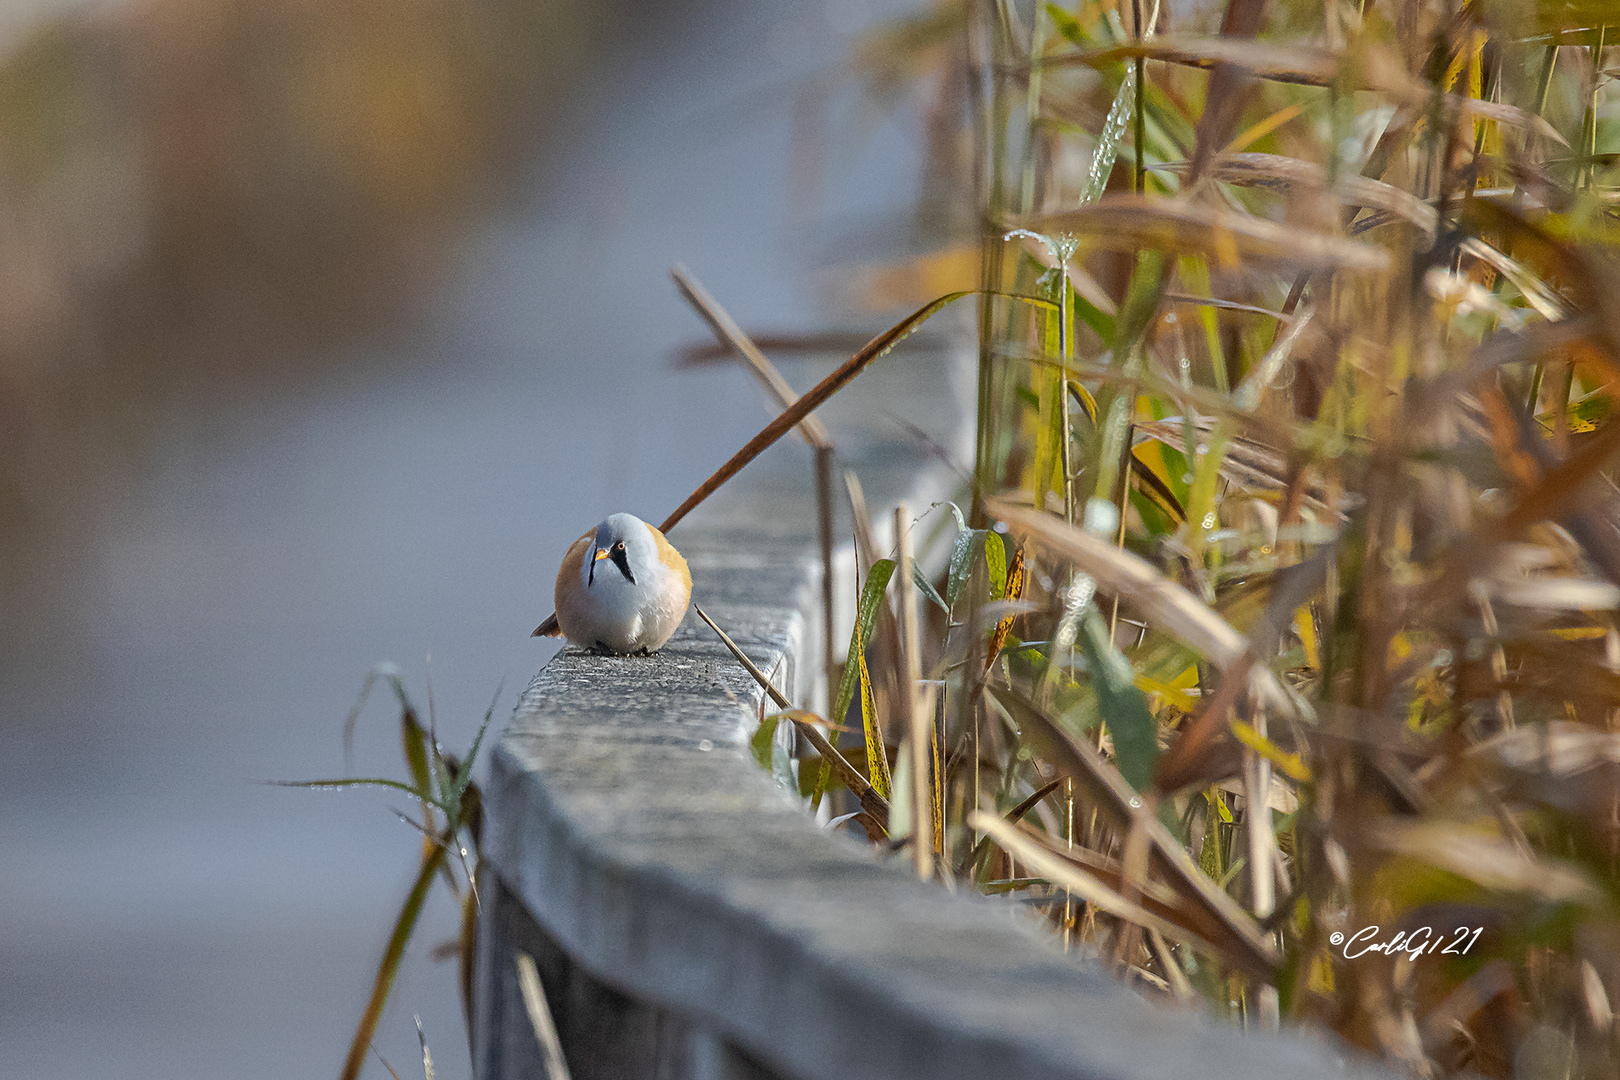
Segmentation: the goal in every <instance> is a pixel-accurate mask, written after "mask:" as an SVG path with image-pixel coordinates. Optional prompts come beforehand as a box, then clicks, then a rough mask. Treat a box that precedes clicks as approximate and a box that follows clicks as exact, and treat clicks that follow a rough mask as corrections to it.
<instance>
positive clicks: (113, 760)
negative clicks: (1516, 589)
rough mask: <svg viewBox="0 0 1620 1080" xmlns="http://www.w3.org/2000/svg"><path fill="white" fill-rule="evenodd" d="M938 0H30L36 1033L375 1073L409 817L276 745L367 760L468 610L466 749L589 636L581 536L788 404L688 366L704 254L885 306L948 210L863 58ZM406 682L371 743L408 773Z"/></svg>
mask: <svg viewBox="0 0 1620 1080" xmlns="http://www.w3.org/2000/svg"><path fill="white" fill-rule="evenodd" d="M911 6H912V5H910V4H907V3H905V2H903V0H892V2H889V3H885V4H866V3H862V2H858V0H827V2H807V3H795V4H788V3H780V2H771V3H752V4H748V3H741V2H736V0H681V2H676V3H653V2H651V0H612V2H608V3H578V4H566V3H562V2H560V0H528V2H520V0H479V2H452V0H127V2H123V3H114V4H74V3H71V2H59V3H50V2H37V3H22V4H19V3H17V2H16V0H13V2H12V3H11V4H10V5H9V6H8V7H7V9H6V10H5V13H4V15H3V17H0V558H3V560H4V572H3V574H0V740H3V741H0V821H3V822H4V825H5V827H4V829H3V830H0V1074H3V1075H5V1076H15V1077H25V1076H26V1077H69V1078H73V1077H87V1078H88V1077H108V1076H117V1077H121V1078H130V1080H138V1078H144V1077H154V1078H155V1077H164V1078H175V1077H202V1076H209V1077H213V1076H231V1077H236V1078H242V1080H246V1078H252V1077H261V1076H262V1077H272V1076H274V1077H286V1076H321V1075H329V1074H334V1073H335V1072H336V1071H337V1068H338V1065H339V1063H340V1062H341V1059H342V1054H343V1051H344V1049H345V1047H346V1043H347V1039H348V1037H349V1035H350V1033H351V1032H352V1030H353V1025H354V1023H355V1021H356V1020H357V1018H358V1016H359V1013H360V1010H361V1007H362V1004H363V1002H364V997H365V994H366V992H367V990H368V988H369V985H370V980H371V978H372V974H373V970H374V967H375V964H376V961H377V959H378V957H379V955H380V953H381V950H382V947H383V943H384V940H385V938H386V935H387V932H388V928H389V926H390V924H391V921H392V919H393V917H394V915H395V913H396V911H397V908H398V904H399V902H400V900H401V899H402V897H403V895H404V892H405V890H406V888H407V887H408V885H409V882H410V880H411V878H412V876H413V873H414V869H415V866H416V859H417V846H418V845H417V840H416V838H415V837H414V835H413V834H412V833H411V832H410V831H409V829H408V828H407V827H406V826H405V825H403V824H401V823H400V822H399V821H397V820H395V818H394V817H393V816H392V815H391V814H390V813H389V808H390V807H391V806H397V805H400V802H401V801H400V800H398V799H390V798H389V797H387V796H386V795H381V794H377V793H374V792H306V791H294V790H288V789H283V788H275V787H266V786H262V785H260V784H259V783H257V781H260V780H265V779H273V778H312V777H321V776H332V775H341V774H343V772H344V770H345V769H346V766H345V763H344V761H343V757H342V751H341V743H340V733H341V725H342V719H343V716H344V713H345V711H346V710H347V709H348V707H349V705H350V703H351V701H352V700H353V696H354V694H355V691H356V690H357V689H358V686H359V683H360V681H361V678H362V677H363V675H364V674H365V672H366V671H367V670H368V669H369V668H371V667H372V666H373V665H374V664H376V663H377V662H379V661H383V660H392V661H396V662H398V663H399V664H400V666H401V667H402V668H403V669H404V671H405V673H406V676H407V678H408V680H409V681H410V683H411V685H412V686H413V688H414V690H415V692H416V695H417V697H418V698H419V700H421V701H422V702H425V700H426V698H427V692H426V682H425V679H424V675H425V673H426V672H427V671H428V670H429V664H428V661H427V657H428V656H429V655H430V654H431V672H432V678H433V691H434V711H435V714H436V717H437V722H438V726H439V730H440V733H441V736H442V738H443V741H444V742H445V743H446V745H447V746H448V747H450V748H452V749H460V748H464V747H465V746H466V745H467V743H468V742H469V741H470V740H471V736H472V733H473V731H474V729H475V728H476V725H477V722H478V720H479V718H480V717H481V716H482V714H483V712H484V710H485V708H486V707H487V705H488V703H489V700H490V697H491V695H492V694H494V693H495V691H496V688H497V686H499V685H504V690H503V691H502V695H501V697H500V699H499V702H498V704H497V707H496V709H497V716H498V717H499V716H504V714H505V712H506V711H507V710H508V709H509V708H510V706H511V703H512V701H513V699H514V698H515V697H516V695H517V693H518V691H520V690H521V689H522V687H523V685H524V684H525V683H526V682H527V680H528V678H529V677H530V676H531V675H532V673H533V672H534V671H535V670H536V669H537V668H538V667H539V666H540V665H541V664H542V663H543V662H544V661H545V660H546V659H547V657H549V655H550V653H551V651H552V650H553V649H555V647H556V646H555V644H554V643H550V642H541V641H536V640H531V639H530V638H529V637H528V633H529V630H530V629H531V628H532V627H533V626H534V624H535V623H536V622H537V621H538V620H539V619H540V617H541V616H543V615H545V614H546V612H548V611H549V610H550V592H551V581H552V577H553V574H554V572H555V571H554V567H555V564H556V562H557V560H558V558H559V557H560V553H561V552H562V551H563V550H564V548H565V547H566V545H567V543H568V542H569V541H570V540H572V539H573V538H574V537H575V536H577V535H578V534H579V533H580V532H581V531H583V530H584V529H585V528H586V527H587V526H588V525H590V524H591V523H594V522H595V521H597V520H599V519H600V518H601V517H602V516H604V514H605V513H607V512H611V511H614V510H619V509H628V510H631V511H633V512H636V513H639V514H641V515H643V516H645V517H648V518H652V519H656V518H658V517H660V516H662V514H663V513H664V512H666V511H667V510H668V509H669V508H670V507H672V506H673V505H674V504H675V502H677V501H678V500H679V498H680V497H682V496H683V495H684V494H685V493H686V492H687V491H689V490H691V488H692V487H694V486H695V485H696V484H697V482H698V481H699V480H701V479H702V478H703V476H705V475H707V473H708V472H709V471H710V470H711V469H712V468H713V467H714V466H715V465H717V464H718V463H719V462H721V461H722V460H724V459H725V458H726V457H727V456H728V455H729V454H730V453H731V452H732V451H733V450H734V449H735V448H736V447H737V446H739V445H740V444H741V443H742V442H743V441H745V440H746V439H747V437H748V436H749V435H751V434H752V433H753V431H754V430H755V429H756V428H757V426H758V425H759V424H760V423H761V422H763V419H764V418H765V415H766V414H765V411H764V409H763V408H762V407H761V403H760V401H761V399H760V395H759V393H758V391H757V390H756V389H755V388H754V387H753V386H752V385H751V384H750V383H749V382H748V380H747V378H746V377H745V376H744V375H743V374H742V373H741V372H740V371H738V370H737V369H735V368H734V367H732V366H729V365H714V366H708V367H699V368H689V369H681V368H678V367H677V366H676V365H675V364H674V363H672V361H671V356H672V355H673V353H674V352H675V350H676V349H677V347H679V346H681V345H683V344H685V343H689V342H693V341H702V340H704V333H703V329H702V327H701V326H700V325H699V324H698V323H697V322H696V320H695V319H694V318H693V316H692V315H691V313H690V312H689V311H688V310H687V309H686V308H685V307H684V306H683V304H682V303H681V301H680V300H679V298H678V297H677V295H676V293H675V291H674V289H673V288H672V287H671V286H670V284H669V282H668V279H667V276H666V275H667V268H668V266H669V265H670V264H671V263H673V262H676V261H682V262H684V263H686V264H687V265H688V266H690V267H691V268H692V270H693V271H694V272H696V273H697V274H698V276H699V277H700V278H701V279H702V280H703V281H704V283H705V284H706V285H708V287H709V288H710V289H711V291H713V292H714V293H715V294H716V295H717V296H719V297H720V298H721V299H722V301H723V302H725V303H726V304H727V305H728V306H729V307H730V308H731V310H732V311H733V313H734V314H735V315H737V317H738V318H739V320H740V321H741V322H743V323H744V325H746V326H750V327H764V328H767V329H782V330H789V331H791V330H811V329H816V328H822V327H825V326H827V325H829V323H830V322H831V323H833V324H837V325H850V322H849V320H850V319H852V318H853V316H848V315H847V313H843V312H838V311H832V312H829V309H828V307H827V305H826V303H825V299H826V297H827V295H828V290H827V289H826V287H825V286H826V283H827V280H828V277H827V275H828V270H827V268H828V267H830V266H844V265H852V264H856V263H862V262H872V261H876V260H879V259H882V258H885V257H889V256H893V255H895V254H896V253H897V252H898V250H899V249H898V248H897V246H896V245H897V244H899V243H900V242H901V241H900V239H899V238H900V237H901V236H904V235H909V232H910V228H909V226H910V224H911V222H912V220H913V215H914V207H915V204H916V196H917V194H918V190H919V184H920V182H921V178H922V176H923V173H924V169H923V165H922V162H923V158H924V154H923V153H922V151H921V150H920V148H919V147H920V139H919V136H918V132H919V130H921V129H922V128H923V126H924V125H922V124H919V122H918V120H919V117H920V115H921V114H922V112H924V111H925V109H926V105H925V103H923V102H921V101H910V100H907V99H905V98H904V96H903V95H902V97H901V98H900V99H899V100H898V101H892V102H888V103H887V104H885V105H880V104H878V103H876V102H875V101H874V100H873V99H872V98H870V97H869V96H868V97H865V98H863V97H861V95H859V94H855V95H851V94H848V93H845V92H844V90H841V89H839V88H840V87H846V88H847V82H848V80H847V79H845V80H842V81H840V75H839V73H840V71H841V70H842V69H843V65H844V64H845V62H846V61H847V60H848V58H849V57H850V55H851V48H852V46H853V44H854V43H855V42H856V41H857V40H858V37H859V35H860V34H861V33H862V31H863V30H865V29H867V28H869V27H870V26H871V25H872V24H873V23H874V22H875V21H878V20H882V19H885V18H891V17H893V16H894V15H896V14H897V13H899V12H903V11H906V10H907V9H908V8H910V7H911ZM817 132H821V133H823V135H822V136H819V137H818V136H817V135H816V133H817ZM827 132H838V133H839V134H838V135H836V136H831V135H826V134H825V133H827ZM873 316H874V313H870V312H869V313H868V317H867V320H866V321H865V322H863V323H860V324H859V325H860V326H861V327H863V328H872V327H874V326H876V325H878V324H877V322H875V321H873ZM840 320H843V321H842V322H840ZM786 370H787V374H788V375H789V378H790V379H793V380H794V381H796V382H798V384H799V385H800V386H801V387H803V386H805V385H808V381H809V380H808V377H807V375H806V374H805V371H804V370H803V369H801V370H800V371H798V372H795V370H794V368H793V367H792V366H791V365H790V366H788V367H787V369H786ZM503 680H504V684H503ZM394 724H395V720H394V716H393V714H392V713H391V712H390V711H389V709H388V708H387V705H386V703H384V702H383V701H382V699H381V698H380V697H379V698H378V699H377V701H376V703H375V705H374V707H373V708H372V709H370V710H368V711H367V712H366V714H365V715H364V716H363V717H362V719H361V722H360V730H359V739H358V742H357V747H356V763H355V765H354V766H353V767H354V769H355V770H356V771H357V772H358V773H359V774H362V775H376V774H384V775H398V774H399V764H398V749H397V739H396V735H395V730H396V729H395V726H394ZM402 808H403V807H402ZM454 932H455V917H454V912H453V910H452V909H451V905H450V904H449V903H448V902H447V901H446V900H445V899H444V898H443V897H442V896H438V897H435V899H434V900H433V902H432V907H431V908H430V910H429V913H428V915H427V917H426V919H425V920H424V923H423V926H422V928H421V930H420V931H419V934H418V939H417V941H416V943H415V945H414V946H413V948H412V952H411V955H410V956H409V958H408V959H407V961H406V964H405V968H404V971H403V974H402V977H401V980H400V982H399V984H398V987H397V989H396V991H395V995H394V1001H393V1003H392V1004H391V1006H390V1008H389V1012H388V1014H387V1016H386V1017H385V1019H384V1021H383V1025H382V1029H381V1033H380V1037H379V1040H378V1047H379V1049H380V1050H381V1051H382V1053H383V1054H384V1055H386V1056H387V1058H388V1059H389V1060H390V1061H391V1062H392V1063H393V1064H394V1066H395V1067H396V1068H397V1069H399V1070H400V1073H401V1075H403V1076H409V1075H413V1074H414V1075H421V1074H420V1072H419V1071H418V1070H419V1065H417V1064H415V1063H414V1060H413V1059H415V1058H416V1050H415V1039H416V1036H415V1030H414V1027H413V1025H412V1022H411V1016H412V1014H413V1013H419V1014H420V1015H421V1017H422V1022H423V1025H424V1027H425V1030H426V1033H427V1036H428V1039H429V1040H430V1043H431V1044H432V1046H433V1048H434V1053H435V1058H436V1060H437V1062H438V1064H439V1067H440V1075H441V1076H452V1077H453V1076H459V1075H465V1074H466V1064H465V1063H466V1056H465V1044H464V1036H463V1030H462V1022H461V1018H460V1008H459V1004H458V1002H457V998H456V991H455V972H454V964H453V963H446V964H436V963H435V962H434V961H432V960H431V959H430V958H429V956H428V951H429V948H430V946H431V945H432V944H433V943H435V942H436V941H438V940H442V939H444V938H447V937H450V936H451V935H453V933H454ZM373 1067H374V1068H376V1067H375V1066H373ZM376 1071H377V1072H378V1073H379V1074H380V1072H381V1070H380V1068H377V1070H376Z"/></svg>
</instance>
